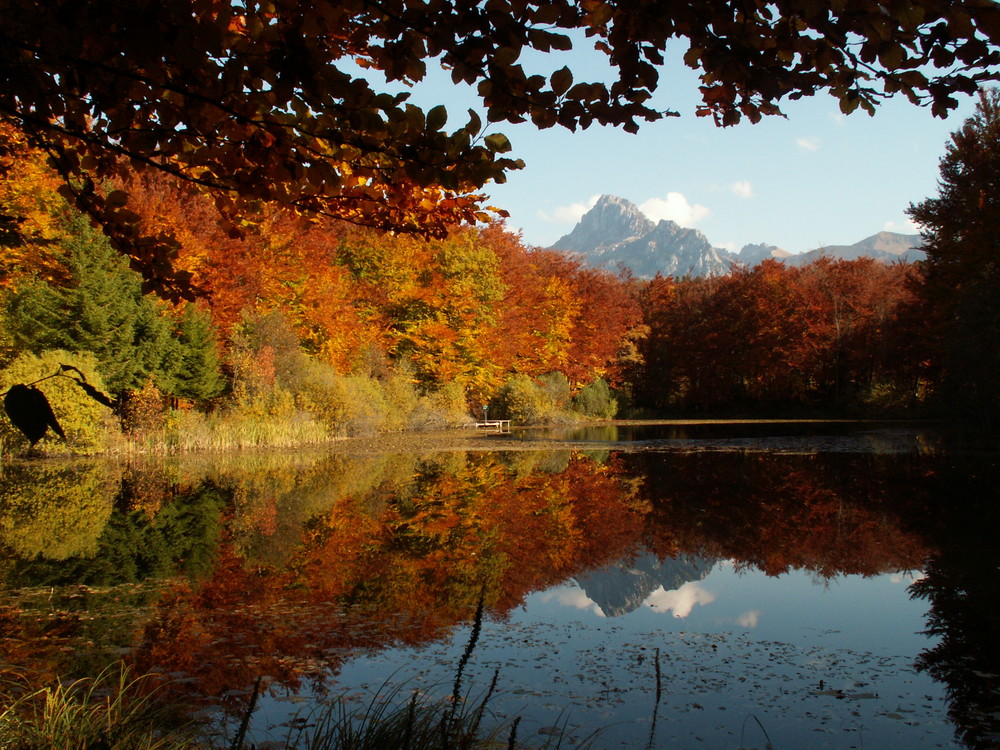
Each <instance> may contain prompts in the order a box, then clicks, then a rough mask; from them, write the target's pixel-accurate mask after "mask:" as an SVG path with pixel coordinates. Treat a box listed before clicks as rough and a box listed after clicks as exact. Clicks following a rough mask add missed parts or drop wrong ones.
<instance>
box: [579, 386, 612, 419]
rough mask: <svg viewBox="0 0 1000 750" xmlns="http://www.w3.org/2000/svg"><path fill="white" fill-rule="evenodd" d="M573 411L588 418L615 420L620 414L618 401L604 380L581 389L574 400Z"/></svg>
mask: <svg viewBox="0 0 1000 750" xmlns="http://www.w3.org/2000/svg"><path fill="white" fill-rule="evenodd" d="M573 410H574V411H576V412H579V413H580V414H584V415H586V416H588V417H596V418H597V419H613V418H614V417H615V415H616V414H617V413H618V400H617V399H616V398H615V397H614V396H613V395H612V393H611V388H610V387H608V384H607V382H606V381H605V380H604V379H603V378H598V379H597V380H595V381H594V382H593V383H591V384H590V385H588V386H586V387H584V388H582V389H580V392H579V393H577V394H576V397H575V398H574V399H573Z"/></svg>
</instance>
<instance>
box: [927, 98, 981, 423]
mask: <svg viewBox="0 0 1000 750" xmlns="http://www.w3.org/2000/svg"><path fill="white" fill-rule="evenodd" d="M940 167H941V178H940V181H939V191H938V195H937V197H936V198H929V199H927V200H925V201H923V202H921V203H919V204H917V205H911V206H910V209H909V215H910V217H911V218H912V219H913V220H914V221H915V222H917V223H918V224H920V225H921V227H922V233H923V237H924V241H925V243H926V245H925V248H924V249H925V250H926V252H927V260H926V262H925V263H924V277H923V281H922V292H923V294H924V296H925V298H926V300H927V301H928V303H929V305H930V309H931V310H932V315H933V321H932V322H933V330H934V331H935V341H934V344H935V349H936V351H937V352H938V354H939V357H940V373H939V381H940V383H939V391H940V395H941V396H942V397H943V399H944V400H945V402H946V403H947V404H948V406H949V407H950V408H951V409H957V410H960V411H963V412H966V413H969V414H977V415H979V416H981V417H982V418H984V419H985V420H986V421H987V422H989V423H992V424H996V423H997V421H998V419H1000V90H997V89H992V90H985V91H982V92H981V93H980V97H979V102H978V104H977V106H976V111H975V113H974V114H973V116H972V117H970V118H969V119H968V120H966V121H965V123H964V124H963V126H962V127H961V129H960V130H958V131H956V132H955V133H953V134H952V136H951V142H950V143H949V144H948V147H947V151H946V153H945V155H944V157H943V158H942V159H941V165H940Z"/></svg>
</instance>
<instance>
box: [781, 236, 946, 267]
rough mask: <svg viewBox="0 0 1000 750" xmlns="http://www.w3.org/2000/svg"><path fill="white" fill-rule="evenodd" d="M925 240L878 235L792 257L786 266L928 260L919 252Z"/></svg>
mask: <svg viewBox="0 0 1000 750" xmlns="http://www.w3.org/2000/svg"><path fill="white" fill-rule="evenodd" d="M921 245H923V240H922V239H921V237H920V235H919V234H897V233H896V232H879V233H878V234H873V235H872V236H871V237H867V238H865V239H863V240H861V242H856V243H854V244H853V245H830V246H828V247H820V248H816V249H815V250H810V251H809V252H807V253H802V254H801V255H792V256H790V257H788V258H787V259H786V261H785V262H786V263H789V264H791V265H795V266H805V265H808V264H809V263H812V262H813V261H814V260H817V259H819V258H834V259H842V260H855V259H857V258H874V259H875V260H880V261H882V262H883V263H892V262H893V261H905V262H907V263H909V262H912V261H915V260H923V258H924V257H926V255H925V253H924V251H923V250H921V249H920V247H921Z"/></svg>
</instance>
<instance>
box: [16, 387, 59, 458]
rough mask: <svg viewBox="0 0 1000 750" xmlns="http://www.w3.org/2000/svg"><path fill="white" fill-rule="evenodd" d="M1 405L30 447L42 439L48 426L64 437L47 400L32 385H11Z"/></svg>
mask: <svg viewBox="0 0 1000 750" xmlns="http://www.w3.org/2000/svg"><path fill="white" fill-rule="evenodd" d="M3 407H4V410H5V411H6V412H7V416H8V417H10V421H11V422H12V423H13V424H14V426H15V427H17V429H19V430H20V431H21V432H23V433H24V436H25V437H26V438H28V440H29V441H30V442H31V445H32V447H34V445H35V443H37V442H38V441H39V440H41V439H42V437H43V436H44V435H45V431H46V430H47V429H48V428H49V427H51V428H52V429H53V430H54V431H55V433H56V434H57V435H59V437H61V438H63V439H64V440H65V439H66V434H65V433H64V432H63V430H62V427H60V426H59V422H57V421H56V415H55V414H53V412H52V406H51V405H50V404H49V400H48V399H47V398H45V394H44V393H42V392H41V391H40V390H38V389H37V388H35V387H34V386H27V385H21V384H18V385H14V386H11V388H10V390H9V391H7V395H6V396H5V397H4V400H3Z"/></svg>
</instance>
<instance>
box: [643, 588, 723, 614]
mask: <svg viewBox="0 0 1000 750" xmlns="http://www.w3.org/2000/svg"><path fill="white" fill-rule="evenodd" d="M714 601H715V594H713V593H712V592H711V591H708V590H706V589H704V588H703V587H702V586H701V584H700V583H698V582H697V581H691V582H689V583H685V584H684V585H683V586H681V587H680V588H679V589H675V590H674V591H665V590H664V589H663V587H662V586H661V587H660V588H658V589H657V590H656V591H654V592H653V593H652V594H650V595H649V598H648V599H646V604H647V605H648V606H649V607H651V608H652V609H656V610H660V611H662V612H673V613H674V617H678V618H682V619H683V618H685V617H687V616H688V615H689V614H691V610H693V609H694V607H695V605H696V604H701V605H703V606H704V605H705V604H711V603H712V602H714Z"/></svg>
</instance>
